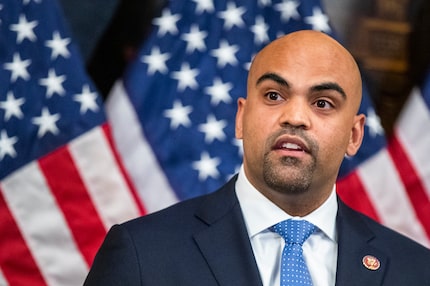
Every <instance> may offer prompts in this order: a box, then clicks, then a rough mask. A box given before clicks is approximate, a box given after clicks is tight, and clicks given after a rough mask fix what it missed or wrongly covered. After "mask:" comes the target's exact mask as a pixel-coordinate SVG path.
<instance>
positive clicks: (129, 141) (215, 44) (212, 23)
mask: <svg viewBox="0 0 430 286" xmlns="http://www.w3.org/2000/svg"><path fill="white" fill-rule="evenodd" d="M153 24H154V25H153V26H154V29H153V33H152V35H151V36H150V37H149V39H147V40H146V41H145V43H144V45H143V47H142V49H141V52H140V54H139V57H138V60H137V61H136V62H135V63H134V64H132V65H131V67H130V68H129V69H128V70H127V72H126V73H125V75H124V77H123V80H122V81H119V82H117V84H116V85H115V87H114V88H113V90H112V92H111V94H110V96H109V98H108V102H107V112H108V117H109V121H110V122H111V123H112V127H113V132H114V137H115V138H116V140H117V145H118V148H119V150H120V153H121V155H122V156H123V157H124V162H125V165H126V167H127V169H128V170H129V171H130V175H131V177H132V179H133V181H134V183H135V185H136V186H137V189H138V190H139V195H140V197H141V199H142V201H143V202H144V204H145V208H146V209H147V210H148V211H149V212H152V211H155V210H158V209H161V208H163V207H165V206H167V205H170V204H172V203H175V202H177V201H180V200H184V199H188V198H191V197H194V196H198V195H201V194H205V193H209V192H212V191H214V190H215V189H217V188H218V187H220V186H221V185H222V184H223V183H225V182H226V180H228V179H229V178H230V177H231V176H232V175H233V174H234V173H235V172H237V170H238V168H239V167H240V164H241V161H242V144H241V142H240V141H238V140H235V139H234V121H235V114H236V101H237V98H238V97H241V96H245V95H246V78H247V72H248V68H249V64H250V62H251V60H252V58H253V56H254V55H255V54H256V53H257V52H258V51H259V50H260V49H261V48H262V47H263V46H265V45H266V44H268V43H269V42H270V41H271V40H273V39H275V38H277V37H278V36H280V35H282V34H287V33H289V32H292V31H296V30H299V29H316V30H320V31H324V32H326V33H331V32H332V29H331V28H330V25H329V20H328V17H327V15H326V14H325V13H324V12H323V10H322V8H321V6H320V3H319V1H302V2H301V1H276V0H273V1H271V0H259V1H231V0H230V1H225V0H224V1H207V0H180V1H170V2H169V5H167V6H166V7H165V8H164V9H163V10H162V12H161V15H160V16H159V17H157V18H155V19H154V20H153ZM139 158H146V160H141V159H139Z"/></svg>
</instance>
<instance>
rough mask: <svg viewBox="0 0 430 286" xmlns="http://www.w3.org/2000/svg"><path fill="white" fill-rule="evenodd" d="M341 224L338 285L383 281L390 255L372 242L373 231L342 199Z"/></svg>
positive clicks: (338, 218)
mask: <svg viewBox="0 0 430 286" xmlns="http://www.w3.org/2000/svg"><path fill="white" fill-rule="evenodd" d="M337 225H338V234H339V236H338V261H337V271H336V285H339V286H340V285H350V286H353V285H366V286H372V285H375V286H376V285H382V281H383V278H384V273H385V269H386V267H387V265H388V257H387V256H386V255H385V254H384V253H382V252H381V251H380V250H378V249H377V248H375V247H373V246H372V245H371V241H372V240H373V239H374V234H373V232H372V231H371V230H370V229H369V228H368V227H367V225H366V224H365V223H364V221H363V220H362V219H361V217H360V216H359V215H357V214H356V213H355V212H354V211H353V210H351V209H350V208H349V207H347V206H346V205H345V204H344V203H343V202H341V201H339V211H338V216H337ZM365 257H366V258H365ZM372 258H376V259H377V260H378V261H379V266H378V265H377V262H375V261H373V262H375V264H372ZM363 259H364V260H365V261H363ZM372 268H377V269H373V270H372Z"/></svg>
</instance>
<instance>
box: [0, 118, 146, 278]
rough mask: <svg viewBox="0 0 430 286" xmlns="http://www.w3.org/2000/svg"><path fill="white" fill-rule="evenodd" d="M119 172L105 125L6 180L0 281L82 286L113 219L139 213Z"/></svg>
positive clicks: (0, 200)
mask: <svg viewBox="0 0 430 286" xmlns="http://www.w3.org/2000/svg"><path fill="white" fill-rule="evenodd" d="M121 174H122V171H121V169H120V165H119V162H118V161H117V159H116V157H115V153H114V152H113V149H112V147H111V144H110V140H109V135H108V132H107V126H104V127H97V128H94V129H92V130H91V131H90V132H88V133H85V134H84V135H82V136H80V137H78V138H76V139H74V140H73V141H72V142H70V143H69V144H68V145H67V146H64V147H62V148H59V149H57V150H55V151H54V152H52V153H50V154H48V155H46V156H44V157H43V158H41V159H39V160H38V161H34V162H32V163H30V164H27V165H26V166H24V167H22V168H21V169H19V170H17V171H15V172H14V173H12V174H11V175H9V176H8V177H6V178H5V179H4V180H3V181H2V182H1V183H0V212H1V213H0V217H1V218H2V223H1V224H0V233H2V235H1V236H0V270H1V272H0V274H1V275H0V284H1V281H2V280H4V281H7V283H5V284H6V285H7V284H9V285H81V284H82V282H83V281H84V279H85V277H86V275H87V273H88V270H89V267H90V265H91V263H92V259H93V258H94V255H95V253H96V251H97V250H98V248H99V246H100V244H101V242H102V240H103V239H104V236H105V234H106V232H107V230H108V229H109V228H110V227H111V226H112V224H115V223H119V222H123V221H125V220H128V219H131V218H134V217H137V216H139V215H141V214H142V207H141V206H140V203H139V202H137V201H136V199H135V197H134V196H133V191H132V190H130V186H129V184H128V182H127V180H126V178H125V177H123V176H122V175H121ZM17 269H19V271H17ZM65 269H67V271H65ZM20 273H25V275H21V274H20ZM1 285H3V284H1Z"/></svg>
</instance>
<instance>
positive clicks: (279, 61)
mask: <svg viewBox="0 0 430 286" xmlns="http://www.w3.org/2000/svg"><path fill="white" fill-rule="evenodd" d="M267 73H275V74H277V75H279V76H281V77H282V78H284V79H285V80H287V81H288V82H289V83H290V84H292V85H300V86H304V85H308V86H312V85H315V84H319V83H320V82H336V83H337V84H339V85H340V86H342V88H344V89H345V90H349V92H352V91H358V90H357V88H359V87H358V85H360V90H359V92H360V93H361V79H360V78H359V73H358V68H357V67H356V64H355V61H354V59H353V58H352V56H351V55H350V54H349V53H348V52H347V51H346V50H345V49H344V48H343V47H341V46H340V45H339V44H337V42H335V41H334V40H331V39H327V38H323V39H313V38H305V39H297V40H295V39H282V40H277V41H275V42H273V43H272V44H270V45H269V46H267V47H266V48H264V49H263V50H262V51H261V52H260V53H259V54H258V55H257V56H256V58H255V59H254V61H253V63H252V65H251V69H250V73H249V78H248V81H249V82H248V84H249V85H253V86H255V85H256V83H257V81H258V80H259V78H261V76H263V75H264V74H267ZM357 73H358V75H357Z"/></svg>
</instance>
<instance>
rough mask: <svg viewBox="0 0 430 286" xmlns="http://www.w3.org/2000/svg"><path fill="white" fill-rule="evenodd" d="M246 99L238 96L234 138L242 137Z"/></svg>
mask: <svg viewBox="0 0 430 286" xmlns="http://www.w3.org/2000/svg"><path fill="white" fill-rule="evenodd" d="M245 104H246V99H245V98H242V97H240V98H239V99H238V100H237V112H236V129H235V132H236V139H242V138H243V113H244V109H245Z"/></svg>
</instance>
